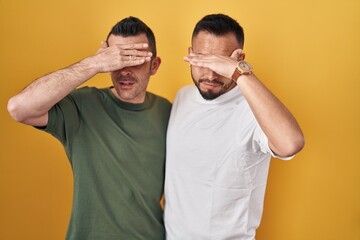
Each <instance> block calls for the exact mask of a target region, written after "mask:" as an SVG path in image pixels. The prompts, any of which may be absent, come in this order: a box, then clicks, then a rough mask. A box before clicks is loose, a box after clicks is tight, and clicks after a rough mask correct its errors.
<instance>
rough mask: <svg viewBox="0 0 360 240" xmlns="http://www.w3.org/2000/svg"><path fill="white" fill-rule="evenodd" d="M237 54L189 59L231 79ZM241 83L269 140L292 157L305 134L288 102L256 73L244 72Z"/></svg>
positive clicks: (284, 154)
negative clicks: (267, 85) (266, 85)
mask: <svg viewBox="0 0 360 240" xmlns="http://www.w3.org/2000/svg"><path fill="white" fill-rule="evenodd" d="M234 58H235V59H236V57H235V56H233V55H232V57H226V56H219V55H198V54H191V55H190V56H188V57H185V61H188V62H189V63H190V64H192V65H194V66H199V67H206V68H209V69H210V70H212V71H214V72H216V73H217V74H219V75H222V76H224V77H227V78H230V77H231V75H232V74H233V72H234V70H235V68H236V66H237V61H236V60H235V59H234ZM237 85H238V87H239V88H240V90H241V92H242V93H243V94H244V97H245V99H246V100H247V102H248V103H249V106H250V108H251V110H252V112H253V114H254V116H255V118H256V120H257V121H258V123H259V125H260V127H261V128H262V130H263V131H264V133H265V134H266V136H267V137H268V139H269V147H270V148H271V150H272V151H273V152H275V154H277V155H278V156H281V157H288V156H292V155H294V154H295V153H297V152H299V151H300V150H301V149H302V148H303V146H304V136H303V134H302V131H301V129H300V127H299V125H298V123H297V121H296V119H295V118H294V116H293V115H292V114H291V113H290V112H289V110H288V109H287V108H286V107H285V105H284V104H282V103H281V102H280V100H279V99H278V98H277V97H276V96H275V95H274V94H273V93H272V92H271V91H270V90H269V89H268V88H266V87H265V85H264V84H262V82H261V81H260V80H259V79H258V78H257V77H256V76H255V74H251V75H242V76H240V77H239V78H238V80H237Z"/></svg>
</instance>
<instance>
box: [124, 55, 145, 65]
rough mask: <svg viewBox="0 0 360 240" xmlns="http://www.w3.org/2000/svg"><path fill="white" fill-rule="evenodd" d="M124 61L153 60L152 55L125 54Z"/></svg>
mask: <svg viewBox="0 0 360 240" xmlns="http://www.w3.org/2000/svg"><path fill="white" fill-rule="evenodd" d="M124 61H126V62H127V63H139V62H141V63H144V62H149V61H151V57H139V56H133V55H130V56H124Z"/></svg>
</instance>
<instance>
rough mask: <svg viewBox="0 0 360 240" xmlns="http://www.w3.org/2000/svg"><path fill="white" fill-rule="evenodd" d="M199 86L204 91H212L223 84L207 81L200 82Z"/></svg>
mask: <svg viewBox="0 0 360 240" xmlns="http://www.w3.org/2000/svg"><path fill="white" fill-rule="evenodd" d="M199 85H201V86H202V87H203V88H205V89H213V88H216V87H221V86H222V85H224V83H222V82H220V81H208V80H200V81H199Z"/></svg>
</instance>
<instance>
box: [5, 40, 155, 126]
mask: <svg viewBox="0 0 360 240" xmlns="http://www.w3.org/2000/svg"><path fill="white" fill-rule="evenodd" d="M146 48H147V44H144V43H137V44H127V45H115V46H111V47H107V46H106V43H102V46H101V48H100V49H99V50H98V52H97V53H96V54H95V55H93V56H90V57H87V58H85V59H83V60H81V61H80V62H78V63H75V64H73V65H71V66H69V67H67V68H64V69H61V70H58V71H55V72H53V73H50V74H48V75H45V76H43V77H40V78H39V79H37V80H35V81H34V82H32V83H31V84H30V85H29V86H27V87H26V88H25V89H24V90H22V91H21V92H20V93H19V94H17V95H16V96H14V97H12V98H11V99H10V100H9V102H8V111H9V113H10V115H11V116H12V118H14V119H15V120H16V121H18V122H22V123H25V124H28V125H32V126H46V125H47V122H48V111H49V110H50V109H51V107H52V106H54V105H55V104H56V103H57V102H59V101H60V100H61V99H63V98H64V97H65V96H66V95H68V94H69V93H70V92H71V91H73V90H74V89H75V88H76V87H78V86H79V85H81V84H82V83H84V82H86V81H87V80H89V79H90V78H92V77H93V76H94V75H96V74H98V73H101V72H111V71H116V70H119V69H121V68H124V67H127V66H135V65H140V64H142V63H144V62H145V61H150V57H151V52H147V51H144V49H146ZM129 55H131V56H133V57H132V58H130V57H129Z"/></svg>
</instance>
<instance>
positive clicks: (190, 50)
mask: <svg viewBox="0 0 360 240" xmlns="http://www.w3.org/2000/svg"><path fill="white" fill-rule="evenodd" d="M191 53H193V49H192V47H189V48H188V54H189V55H190V54H191Z"/></svg>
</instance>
